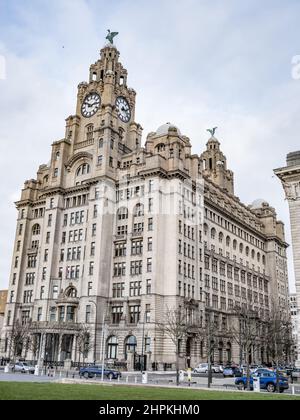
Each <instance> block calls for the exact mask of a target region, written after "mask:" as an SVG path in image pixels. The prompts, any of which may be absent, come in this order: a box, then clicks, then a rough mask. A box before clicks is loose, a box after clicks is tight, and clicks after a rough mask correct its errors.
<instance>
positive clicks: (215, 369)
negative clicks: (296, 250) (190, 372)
mask: <svg viewBox="0 0 300 420" xmlns="http://www.w3.org/2000/svg"><path fill="white" fill-rule="evenodd" d="M208 367H209V366H208V363H200V365H198V366H196V367H195V368H194V373H208ZM211 370H212V372H213V373H220V368H219V366H215V365H212V367H211Z"/></svg>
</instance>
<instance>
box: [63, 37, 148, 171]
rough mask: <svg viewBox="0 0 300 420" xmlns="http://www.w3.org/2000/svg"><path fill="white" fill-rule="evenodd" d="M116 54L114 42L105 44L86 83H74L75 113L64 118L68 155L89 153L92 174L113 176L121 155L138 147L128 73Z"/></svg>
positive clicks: (137, 127) (138, 136)
mask: <svg viewBox="0 0 300 420" xmlns="http://www.w3.org/2000/svg"><path fill="white" fill-rule="evenodd" d="M119 56H120V53H119V51H118V50H117V48H116V47H115V45H113V44H111V43H109V44H107V45H105V47H104V48H103V49H102V50H101V53H100V59H99V60H98V61H97V62H96V63H95V64H92V65H91V67H90V72H89V82H82V83H80V84H79V86H78V95H77V106H76V115H72V116H70V117H69V118H67V120H66V139H68V141H69V142H70V146H71V150H70V154H71V155H73V154H74V153H77V152H78V151H79V150H80V152H89V153H90V154H91V155H92V156H93V165H92V167H93V169H92V170H93V171H94V175H95V176H99V175H100V176H102V175H109V176H110V177H112V178H115V175H116V172H117V169H118V168H119V167H120V161H121V158H122V156H124V155H125V154H128V153H131V152H133V151H135V150H136V149H139V148H140V147H141V137H142V127H141V126H140V125H139V124H137V123H136V122H135V104H136V92H135V91H134V90H133V89H131V88H129V87H128V85H127V74H128V73H127V70H126V69H125V68H124V67H123V66H122V64H121V63H120V62H119Z"/></svg>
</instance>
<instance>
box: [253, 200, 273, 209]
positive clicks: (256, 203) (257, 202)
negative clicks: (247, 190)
mask: <svg viewBox="0 0 300 420" xmlns="http://www.w3.org/2000/svg"><path fill="white" fill-rule="evenodd" d="M264 206H269V203H268V202H267V201H266V200H264V199H263V198H259V199H258V200H255V201H253V203H252V204H251V205H250V207H251V208H252V209H261V208H262V207H264Z"/></svg>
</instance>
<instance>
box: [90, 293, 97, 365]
mask: <svg viewBox="0 0 300 420" xmlns="http://www.w3.org/2000/svg"><path fill="white" fill-rule="evenodd" d="M89 303H93V304H94V305H95V337H94V357H93V359H94V363H95V362H96V346H97V340H96V338H97V303H96V302H94V301H93V300H89Z"/></svg>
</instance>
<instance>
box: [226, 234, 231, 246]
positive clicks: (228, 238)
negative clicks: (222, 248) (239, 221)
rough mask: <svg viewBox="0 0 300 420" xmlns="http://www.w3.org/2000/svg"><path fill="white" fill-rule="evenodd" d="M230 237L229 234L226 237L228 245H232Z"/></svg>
mask: <svg viewBox="0 0 300 420" xmlns="http://www.w3.org/2000/svg"><path fill="white" fill-rule="evenodd" d="M230 242H231V241H230V237H229V236H227V237H226V246H230Z"/></svg>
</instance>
